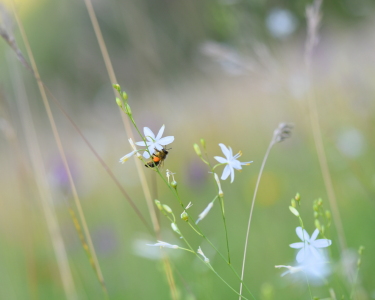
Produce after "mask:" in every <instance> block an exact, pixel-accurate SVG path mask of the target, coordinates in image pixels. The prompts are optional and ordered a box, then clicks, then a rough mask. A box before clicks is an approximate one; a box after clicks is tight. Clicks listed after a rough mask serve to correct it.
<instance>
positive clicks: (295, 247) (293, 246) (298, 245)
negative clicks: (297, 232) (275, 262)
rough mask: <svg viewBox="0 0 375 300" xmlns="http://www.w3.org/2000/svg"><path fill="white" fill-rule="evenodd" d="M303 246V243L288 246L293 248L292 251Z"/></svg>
mask: <svg viewBox="0 0 375 300" xmlns="http://www.w3.org/2000/svg"><path fill="white" fill-rule="evenodd" d="M304 245H305V243H301V242H299V243H293V244H290V245H289V247H291V248H294V249H300V248H302V247H303V246H304Z"/></svg>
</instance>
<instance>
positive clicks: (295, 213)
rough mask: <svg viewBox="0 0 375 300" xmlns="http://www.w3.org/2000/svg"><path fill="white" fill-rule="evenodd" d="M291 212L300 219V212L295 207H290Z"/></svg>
mask: <svg viewBox="0 0 375 300" xmlns="http://www.w3.org/2000/svg"><path fill="white" fill-rule="evenodd" d="M289 210H290V211H291V212H292V214H293V215H295V216H296V217H299V212H298V210H296V209H295V208H294V207H293V206H289Z"/></svg>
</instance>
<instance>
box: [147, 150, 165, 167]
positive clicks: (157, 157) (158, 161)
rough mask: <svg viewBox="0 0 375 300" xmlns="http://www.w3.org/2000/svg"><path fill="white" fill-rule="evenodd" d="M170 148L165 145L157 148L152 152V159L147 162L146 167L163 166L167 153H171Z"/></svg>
mask: <svg viewBox="0 0 375 300" xmlns="http://www.w3.org/2000/svg"><path fill="white" fill-rule="evenodd" d="M170 149H171V148H170ZM170 149H165V148H164V147H163V148H162V149H161V150H156V151H155V152H154V153H153V154H152V159H151V160H150V161H148V162H147V163H146V164H145V167H147V168H155V167H162V166H163V164H164V160H165V159H166V158H167V155H168V153H169V151H168V150H170Z"/></svg>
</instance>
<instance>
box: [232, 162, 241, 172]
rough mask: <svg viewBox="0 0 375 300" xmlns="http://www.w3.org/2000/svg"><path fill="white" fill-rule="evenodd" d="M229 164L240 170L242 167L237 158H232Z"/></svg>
mask: <svg viewBox="0 0 375 300" xmlns="http://www.w3.org/2000/svg"><path fill="white" fill-rule="evenodd" d="M230 165H231V166H232V167H233V168H235V169H237V170H241V169H242V167H241V163H240V162H239V161H238V160H232V161H231V162H230Z"/></svg>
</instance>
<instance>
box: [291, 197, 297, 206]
mask: <svg viewBox="0 0 375 300" xmlns="http://www.w3.org/2000/svg"><path fill="white" fill-rule="evenodd" d="M290 202H291V205H292V207H294V208H296V207H297V202H296V200H294V199H292V200H291V201H290Z"/></svg>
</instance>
